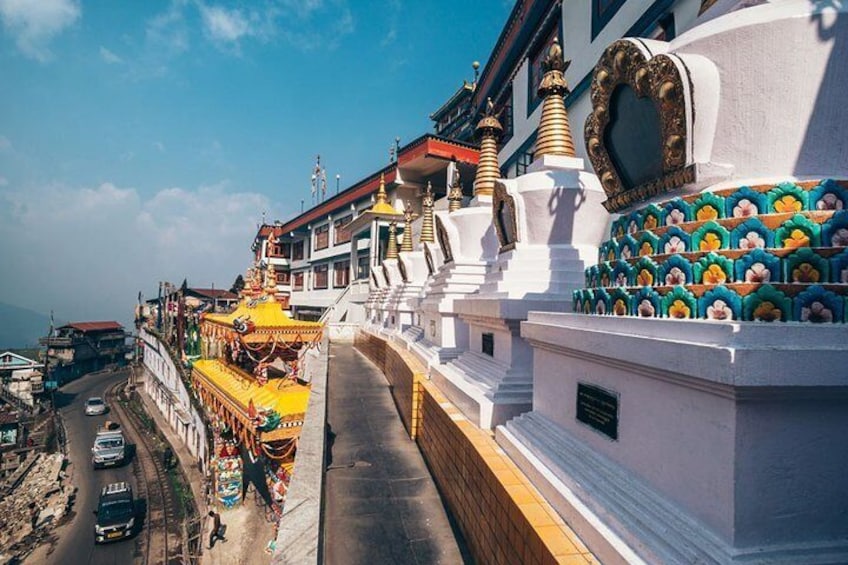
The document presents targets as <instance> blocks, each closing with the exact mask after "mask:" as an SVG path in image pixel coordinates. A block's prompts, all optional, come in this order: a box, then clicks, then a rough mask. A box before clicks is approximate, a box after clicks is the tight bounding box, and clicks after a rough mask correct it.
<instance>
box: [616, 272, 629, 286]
mask: <svg viewBox="0 0 848 565" xmlns="http://www.w3.org/2000/svg"><path fill="white" fill-rule="evenodd" d="M615 286H627V275H626V274H624V273H618V274H617V275H616V276H615Z"/></svg>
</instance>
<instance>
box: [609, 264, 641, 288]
mask: <svg viewBox="0 0 848 565" xmlns="http://www.w3.org/2000/svg"><path fill="white" fill-rule="evenodd" d="M611 276H612V284H613V285H614V286H633V285H634V284H635V283H634V278H635V277H634V276H633V267H631V266H630V263H628V262H627V261H616V262H615V263H613V267H612V273H611Z"/></svg>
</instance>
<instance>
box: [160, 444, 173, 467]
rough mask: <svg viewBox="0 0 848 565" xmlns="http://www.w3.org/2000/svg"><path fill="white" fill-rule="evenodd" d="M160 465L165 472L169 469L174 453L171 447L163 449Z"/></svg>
mask: <svg viewBox="0 0 848 565" xmlns="http://www.w3.org/2000/svg"><path fill="white" fill-rule="evenodd" d="M162 463H163V464H164V465H165V469H166V470H167V469H170V468H171V465H172V464H173V463H174V451H173V450H172V449H171V446H167V447H165V451H164V452H163V453H162Z"/></svg>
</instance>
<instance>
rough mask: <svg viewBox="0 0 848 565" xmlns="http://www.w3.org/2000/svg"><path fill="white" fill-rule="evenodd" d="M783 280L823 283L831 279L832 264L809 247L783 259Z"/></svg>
mask: <svg viewBox="0 0 848 565" xmlns="http://www.w3.org/2000/svg"><path fill="white" fill-rule="evenodd" d="M783 268H784V270H783V280H784V282H791V283H823V282H827V281H828V280H830V264H829V263H828V261H827V260H826V259H825V258H824V257H822V256H820V255H819V254H818V253H816V252H815V251H813V250H812V249H810V248H809V247H802V248H800V249H798V250H797V251H795V252H793V253H792V254H791V255H789V256H787V257H785V258H784V259H783Z"/></svg>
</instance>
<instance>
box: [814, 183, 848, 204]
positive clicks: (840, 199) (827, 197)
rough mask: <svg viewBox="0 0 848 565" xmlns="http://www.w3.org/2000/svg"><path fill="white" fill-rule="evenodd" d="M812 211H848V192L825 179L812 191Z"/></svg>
mask: <svg viewBox="0 0 848 565" xmlns="http://www.w3.org/2000/svg"><path fill="white" fill-rule="evenodd" d="M809 198H810V210H848V190H845V188H843V187H842V186H840V185H839V184H838V183H837V182H836V181H835V180H833V179H825V180H823V181H822V182H821V184H819V185H818V186H817V187H815V188H814V189H813V190H811V191H810V195H809Z"/></svg>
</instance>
